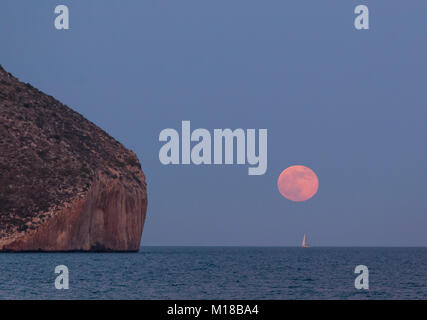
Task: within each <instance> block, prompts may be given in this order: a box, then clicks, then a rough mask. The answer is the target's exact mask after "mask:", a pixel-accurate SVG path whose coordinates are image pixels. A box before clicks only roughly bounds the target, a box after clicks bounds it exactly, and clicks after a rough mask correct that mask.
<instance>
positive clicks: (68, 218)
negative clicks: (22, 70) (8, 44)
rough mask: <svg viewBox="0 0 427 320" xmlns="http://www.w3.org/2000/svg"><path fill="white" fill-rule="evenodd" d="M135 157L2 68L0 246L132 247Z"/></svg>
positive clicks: (141, 189) (139, 177) (138, 186)
mask: <svg viewBox="0 0 427 320" xmlns="http://www.w3.org/2000/svg"><path fill="white" fill-rule="evenodd" d="M146 209H147V192H146V182H145V176H144V174H143V172H142V170H141V165H140V162H139V160H138V158H137V157H136V155H135V154H134V153H133V152H132V151H130V150H128V149H126V148H125V147H124V146H123V145H122V144H120V143H119V142H118V141H116V140H115V139H114V138H112V137H111V136H109V135H108V134H107V133H106V132H105V131H103V130H102V129H100V128H98V127H97V126H96V125H95V124H93V123H92V122H90V121H88V120H87V119H85V118H84V117H83V116H82V115H80V114H78V113H77V112H75V111H73V110H72V109H70V108H68V107H67V106H65V105H63V104H61V103H60V102H59V101H57V100H55V99H54V98H53V97H51V96H48V95H46V94H44V93H42V92H40V91H39V90H37V89H35V88H33V87H32V86H31V85H30V84H25V83H22V82H19V80H18V79H16V78H15V77H13V76H12V75H11V74H10V73H8V72H6V71H5V70H4V69H3V68H2V67H1V66H0V250H3V251H137V250H138V249H139V246H140V241H141V234H142V230H143V227H144V222H145V215H146Z"/></svg>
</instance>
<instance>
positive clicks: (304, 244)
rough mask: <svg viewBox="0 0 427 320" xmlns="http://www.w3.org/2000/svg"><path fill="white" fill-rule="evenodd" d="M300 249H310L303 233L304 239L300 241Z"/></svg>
mask: <svg viewBox="0 0 427 320" xmlns="http://www.w3.org/2000/svg"><path fill="white" fill-rule="evenodd" d="M302 247H303V248H310V245H309V244H308V243H307V242H306V239H305V233H304V238H303V239H302Z"/></svg>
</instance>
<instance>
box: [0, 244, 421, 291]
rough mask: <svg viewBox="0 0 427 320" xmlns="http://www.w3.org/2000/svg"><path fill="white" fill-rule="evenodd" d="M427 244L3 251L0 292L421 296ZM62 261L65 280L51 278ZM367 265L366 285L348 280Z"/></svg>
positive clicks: (0, 269) (0, 268) (0, 265)
mask: <svg viewBox="0 0 427 320" xmlns="http://www.w3.org/2000/svg"><path fill="white" fill-rule="evenodd" d="M426 263H427V248H310V249H302V248H279V247H275V248H250V247H144V248H142V249H141V252H139V253H110V254H107V253H68V254H65V253H50V254H47V253H42V254H41V253H19V254H10V253H1V254H0V297H1V298H2V299H427V265H426ZM61 264H63V265H66V266H67V267H68V268H69V272H70V288H69V289H68V290H57V289H55V286H54V280H55V278H56V276H57V275H56V274H55V273H54V269H55V266H57V265H61ZM360 264H363V265H366V266H367V267H368V268H369V282H370V288H369V291H360V290H357V289H355V287H354V279H355V278H356V276H357V275H356V274H354V268H355V267H356V265H360Z"/></svg>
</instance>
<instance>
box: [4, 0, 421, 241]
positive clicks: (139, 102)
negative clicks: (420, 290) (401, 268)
mask: <svg viewBox="0 0 427 320" xmlns="http://www.w3.org/2000/svg"><path fill="white" fill-rule="evenodd" d="M58 4H66V5H68V6H69V9H70V27H71V29H70V30H67V31H58V30H56V29H55V28H54V24H53V22H54V18H55V14H54V8H55V6H56V5H58ZM358 4H366V5H368V7H369V9H370V30H369V31H356V30H355V28H354V26H353V20H354V17H355V15H354V13H353V11H354V7H355V6H356V5H358ZM426 21H427V2H425V1H421V0H419V1H418V0H412V1H408V2H402V1H394V0H389V1H385V0H383V1H379V0H377V1H362V0H359V1H331V0H324V1H296V0H295V1H278V0H277V1H271V0H268V1H243V0H233V1H225V0H219V1H196V0H191V1H190V0H183V1H171V0H170V1H130V0H126V1H120V2H119V1H76V0H74V1H60V2H58V1H45V0H43V1H37V2H36V1H12V0H3V1H2V2H1V4H0V39H1V47H0V64H2V65H3V67H4V68H5V69H6V70H8V71H9V72H11V73H13V74H14V75H15V76H17V77H18V78H19V79H20V80H22V81H25V82H30V83H31V84H33V85H34V86H35V87H37V88H39V89H41V90H42V91H44V92H46V93H48V94H50V95H53V96H54V97H56V98H57V99H59V100H60V101H61V102H63V103H65V104H67V105H69V106H70V107H72V108H73V109H75V110H76V111H78V112H79V113H81V114H83V115H84V116H85V117H87V118H88V119H89V120H91V121H93V122H94V123H96V124H97V125H98V126H100V127H101V128H103V129H104V130H106V131H107V132H108V133H109V134H111V135H112V136H114V137H115V138H116V139H118V140H119V141H121V142H122V143H123V144H124V145H125V146H126V147H128V148H131V149H132V150H134V151H135V152H136V154H137V155H138V157H139V158H140V160H141V162H142V167H143V170H144V172H145V174H146V176H147V181H148V191H149V208H148V213H147V221H146V225H145V229H144V233H143V245H290V246H292V245H299V244H300V242H301V239H302V236H303V234H304V233H307V234H308V237H309V241H310V242H311V243H312V244H313V245H317V246H320V245H325V246H328V245H343V246H346V245H362V246H413V245H423V246H426V245H427V232H426V230H427V203H426V198H427V197H426V195H427V170H426V168H425V165H426V163H427V148H426V138H427V126H426V125H425V121H426V119H427V108H426V102H427V90H426V87H427V59H426V57H427V33H426V27H427V25H426V24H427V22H426ZM182 120H191V125H192V128H193V129H195V128H199V127H200V128H206V129H208V130H211V131H212V130H213V129H214V128H232V129H234V128H266V129H268V170H267V173H266V174H265V175H262V176H248V174H247V167H243V166H237V165H236V166H194V165H192V166H164V165H162V164H161V163H160V161H159V159H158V152H159V149H160V147H161V145H162V144H161V143H160V142H159V141H158V136H159V133H160V131H161V130H163V129H164V128H175V129H180V125H181V121H182ZM294 164H302V165H306V166H308V167H310V168H312V169H313V170H314V171H315V172H316V173H317V175H318V177H319V181H320V187H319V192H318V193H317V195H316V196H315V197H314V198H312V199H311V200H309V201H307V202H304V203H293V202H291V201H288V200H286V199H285V198H283V197H282V196H281V195H280V193H279V192H278V190H277V187H276V182H277V178H278V176H279V174H280V173H281V171H282V170H284V169H285V168H287V167H288V166H290V165H294Z"/></svg>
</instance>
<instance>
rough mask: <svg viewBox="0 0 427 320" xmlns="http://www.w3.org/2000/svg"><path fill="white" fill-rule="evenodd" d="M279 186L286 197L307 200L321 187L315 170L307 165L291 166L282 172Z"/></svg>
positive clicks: (299, 200) (294, 199)
mask: <svg viewBox="0 0 427 320" xmlns="http://www.w3.org/2000/svg"><path fill="white" fill-rule="evenodd" d="M277 188H278V189H279V191H280V193H281V194H282V196H284V197H285V198H286V199H289V200H291V201H296V202H301V201H306V200H308V199H310V198H311V197H313V196H314V195H315V194H316V192H317V190H318V189H319V179H318V178H317V176H316V174H315V173H314V171H313V170H311V169H310V168H308V167H306V166H301V165H298V166H291V167H289V168H286V169H285V170H283V171H282V173H281V174H280V176H279V179H277Z"/></svg>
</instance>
